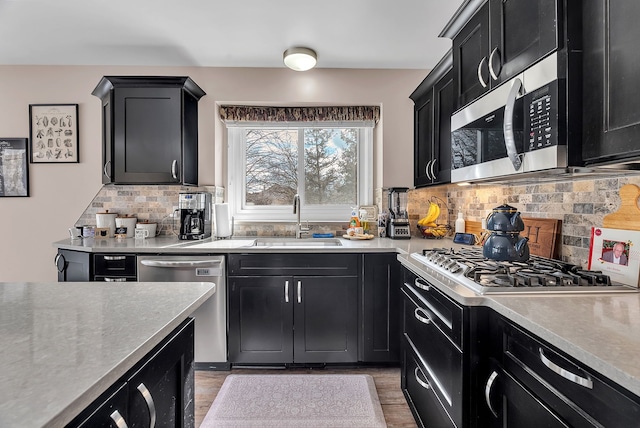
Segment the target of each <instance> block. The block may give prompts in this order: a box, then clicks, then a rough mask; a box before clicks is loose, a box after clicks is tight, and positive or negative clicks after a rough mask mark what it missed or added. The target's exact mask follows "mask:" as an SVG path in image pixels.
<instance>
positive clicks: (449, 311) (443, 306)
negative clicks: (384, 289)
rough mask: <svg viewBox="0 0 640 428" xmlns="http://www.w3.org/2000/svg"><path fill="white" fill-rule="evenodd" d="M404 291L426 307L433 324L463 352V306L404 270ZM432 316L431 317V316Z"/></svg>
mask: <svg viewBox="0 0 640 428" xmlns="http://www.w3.org/2000/svg"><path fill="white" fill-rule="evenodd" d="M403 289H405V290H406V291H408V294H409V295H411V296H412V299H414V300H415V301H416V302H418V301H420V305H421V306H424V307H426V308H427V309H428V310H429V311H430V314H431V315H433V317H432V321H433V323H434V324H435V325H436V326H437V327H438V328H439V329H440V331H442V332H443V333H444V334H445V335H446V336H447V337H448V338H449V339H450V340H451V341H452V342H453V343H454V344H455V345H456V346H457V347H458V348H459V349H460V350H463V351H464V349H463V340H462V339H463V327H462V326H463V319H464V310H463V308H462V306H460V305H458V304H457V303H455V302H454V301H453V300H451V299H449V298H448V297H447V296H445V295H444V294H442V293H441V292H440V291H438V289H437V288H435V287H434V286H432V285H431V284H429V283H428V282H427V281H426V280H424V279H422V278H419V277H417V276H416V275H415V274H414V273H413V272H411V271H409V270H407V269H404V285H403ZM431 315H430V316H431Z"/></svg>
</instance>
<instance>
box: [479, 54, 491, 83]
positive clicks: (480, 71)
mask: <svg viewBox="0 0 640 428" xmlns="http://www.w3.org/2000/svg"><path fill="white" fill-rule="evenodd" d="M486 60H487V57H486V56H483V57H482V59H481V60H480V64H478V81H479V82H480V84H481V85H482V87H483V88H486V87H487V85H488V84H489V82H485V81H484V80H483V79H482V64H483V63H484V62H485V61H486Z"/></svg>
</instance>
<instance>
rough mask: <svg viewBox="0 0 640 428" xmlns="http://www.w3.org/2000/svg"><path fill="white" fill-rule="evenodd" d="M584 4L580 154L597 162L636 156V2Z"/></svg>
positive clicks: (639, 122)
mask: <svg viewBox="0 0 640 428" xmlns="http://www.w3.org/2000/svg"><path fill="white" fill-rule="evenodd" d="M582 9H583V28H584V32H583V36H582V37H583V48H584V56H583V84H582V91H583V94H582V96H583V100H584V102H583V103H582V114H583V144H582V156H583V159H584V160H585V162H586V163H587V164H596V163H600V162H603V163H611V162H616V161H622V160H625V158H628V159H634V158H638V157H639V156H640V143H639V140H640V138H639V137H638V136H640V84H639V83H638V77H637V76H638V70H640V50H638V48H637V41H638V40H640V26H639V25H638V22H637V21H638V17H640V2H638V1H637V0H622V1H610V0H590V1H586V2H583V3H582ZM578 108H580V106H578Z"/></svg>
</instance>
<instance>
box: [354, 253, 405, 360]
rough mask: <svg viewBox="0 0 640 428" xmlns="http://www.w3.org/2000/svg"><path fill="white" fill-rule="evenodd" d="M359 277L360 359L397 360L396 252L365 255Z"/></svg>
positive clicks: (397, 303)
mask: <svg viewBox="0 0 640 428" xmlns="http://www.w3.org/2000/svg"><path fill="white" fill-rule="evenodd" d="M363 257H364V264H363V266H364V268H363V275H364V276H363V279H362V308H363V313H362V318H363V321H362V341H361V351H362V352H361V360H362V361H363V362H398V361H400V337H401V335H402V331H401V329H400V287H401V285H402V277H401V272H400V262H398V260H397V258H396V254H395V253H392V254H373V253H369V254H364V256H363Z"/></svg>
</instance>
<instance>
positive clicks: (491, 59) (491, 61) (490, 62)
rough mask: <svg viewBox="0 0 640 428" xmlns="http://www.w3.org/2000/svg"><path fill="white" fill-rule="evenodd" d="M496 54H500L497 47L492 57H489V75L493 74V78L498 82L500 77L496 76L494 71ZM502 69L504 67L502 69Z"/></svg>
mask: <svg viewBox="0 0 640 428" xmlns="http://www.w3.org/2000/svg"><path fill="white" fill-rule="evenodd" d="M496 53H499V51H498V47H497V46H496V47H495V48H493V50H492V51H491V55H489V74H491V78H492V79H493V80H498V76H497V75H496V73H495V71H494V70H493V56H494V55H495V54H496ZM500 69H502V67H500ZM500 71H501V70H498V73H500Z"/></svg>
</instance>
